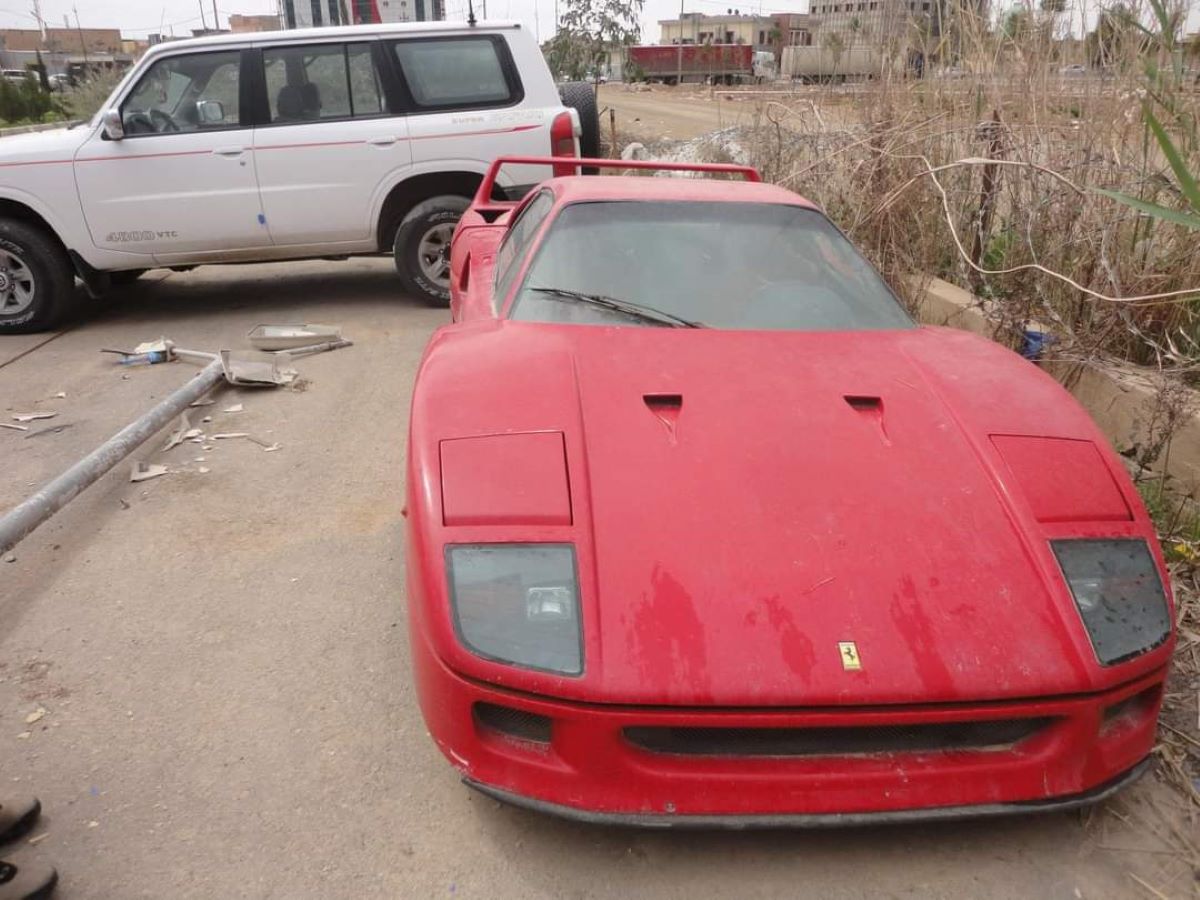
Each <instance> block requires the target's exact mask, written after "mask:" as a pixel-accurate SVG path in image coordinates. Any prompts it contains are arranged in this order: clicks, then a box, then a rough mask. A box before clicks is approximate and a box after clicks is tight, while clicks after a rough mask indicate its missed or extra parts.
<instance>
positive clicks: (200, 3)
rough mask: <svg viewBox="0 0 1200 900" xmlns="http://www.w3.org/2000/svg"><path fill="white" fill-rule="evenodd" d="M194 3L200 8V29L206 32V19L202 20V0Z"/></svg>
mask: <svg viewBox="0 0 1200 900" xmlns="http://www.w3.org/2000/svg"><path fill="white" fill-rule="evenodd" d="M196 3H197V5H198V6H199V7H200V27H201V28H203V29H204V30H205V31H208V19H206V18H204V0H196Z"/></svg>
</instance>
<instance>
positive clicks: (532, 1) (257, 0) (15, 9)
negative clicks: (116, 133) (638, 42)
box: [0, 0, 1200, 43]
mask: <svg viewBox="0 0 1200 900" xmlns="http://www.w3.org/2000/svg"><path fill="white" fill-rule="evenodd" d="M201 2H202V3H203V4H204V17H205V21H206V23H207V24H208V25H209V26H210V27H211V25H212V14H213V0H121V3H120V4H119V6H118V4H116V3H113V2H112V0H74V2H72V0H41V3H42V16H43V17H44V18H45V20H46V23H47V24H48V25H62V24H63V16H64V15H70V16H71V21H72V23H74V12H73V11H72V10H73V7H76V6H77V7H78V10H79V23H80V24H81V25H82V26H83V27H85V28H113V27H116V28H120V29H121V31H122V32H123V33H124V34H126V35H127V36H129V37H144V36H145V35H146V34H148V33H149V32H152V31H158V30H159V26H160V23H161V26H162V30H163V31H164V32H168V33H169V32H170V31H171V29H172V27H173V28H174V30H175V33H176V34H188V32H189V29H192V28H199V27H200V5H199V4H200V3H201ZM444 2H445V3H446V13H447V18H450V19H461V18H465V17H466V9H467V0H444ZM475 2H476V3H477V6H476V10H475V11H476V14H477V15H479V16H480V17H482V14H483V10H484V2H485V0H475ZM560 2H563V0H560ZM1082 2H1085V3H1086V4H1087V8H1089V9H1091V10H1093V13H1092V15H1090V16H1089V20H1094V15H1095V13H1094V10H1095V9H1097V8H1098V3H1097V0H1082ZM486 3H487V14H488V16H489V17H490V18H494V19H495V18H507V19H519V20H520V21H522V22H524V23H525V24H526V25H527V26H528V27H530V28H535V25H536V29H535V30H536V31H537V33H538V36H539V37H541V38H543V39H545V38H547V37H549V36H550V35H551V34H552V33H553V30H554V0H486ZM685 3H686V8H687V10H688V11H689V12H705V13H710V14H715V13H722V12H724V11H725V10H726V9H730V8H736V9H739V10H740V11H741V12H755V13H757V12H760V11H762V12H806V11H807V10H808V0H779V2H771V3H766V4H765V5H764V4H763V3H762V2H761V0H756V3H755V4H752V5H749V6H736V5H735V4H734V3H731V2H728V0H685ZM993 4H994V5H998V6H1007V5H1009V4H1008V3H1006V2H1005V0H993ZM1072 5H1074V4H1072ZM1191 5H1192V7H1193V10H1192V14H1191V17H1190V19H1189V30H1195V29H1197V28H1200V0H1192V3H1191ZM1074 8H1075V9H1076V10H1078V9H1079V7H1078V6H1075V7H1074ZM276 11H277V9H276V0H217V12H218V14H219V16H220V20H221V25H222V26H224V24H225V21H226V17H227V16H228V15H229V14H230V13H244V14H252V13H273V12H276ZM678 14H679V6H678V4H677V2H676V0H646V6H645V13H644V15H643V33H644V35H645V39H646V40H647V41H648V42H651V43H653V42H654V41H657V40H658V26H657V24H656V23H657V21H658V20H659V19H668V18H674V17H675V16H677V15H678ZM1072 19H1073V20H1074V21H1076V22H1077V21H1079V13H1078V11H1076V12H1075V13H1074V14H1073V16H1072ZM33 26H34V16H33V9H32V0H0V27H5V28H32V27H33Z"/></svg>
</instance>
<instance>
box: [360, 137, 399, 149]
mask: <svg viewBox="0 0 1200 900" xmlns="http://www.w3.org/2000/svg"><path fill="white" fill-rule="evenodd" d="M398 140H400V139H399V138H398V137H396V136H395V135H394V134H385V135H381V136H380V137H373V138H367V143H368V144H370V145H371V146H372V147H390V146H391V145H392V144H394V143H396V141H398Z"/></svg>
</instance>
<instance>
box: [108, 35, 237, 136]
mask: <svg viewBox="0 0 1200 900" xmlns="http://www.w3.org/2000/svg"><path fill="white" fill-rule="evenodd" d="M241 61H242V53H241V51H240V50H226V51H222V52H217V53H189V54H183V55H180V56H168V57H167V58H166V59H160V60H159V61H158V62H156V63H154V64H153V65H151V66H150V68H149V69H147V70H146V74H145V75H143V76H142V77H141V80H140V81H138V83H137V86H136V87H134V89H133V90H132V91H130V92H129V94H128V96H126V98H125V101H124V102H123V103H122V104H121V121H122V122H123V123H124V125H125V133H126V134H127V135H146V134H173V133H175V132H194V131H215V130H220V129H227V128H237V127H239V126H240V125H241V121H240V117H239V110H238V91H239V87H240V82H241Z"/></svg>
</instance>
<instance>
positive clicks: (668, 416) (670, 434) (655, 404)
mask: <svg viewBox="0 0 1200 900" xmlns="http://www.w3.org/2000/svg"><path fill="white" fill-rule="evenodd" d="M642 402H644V403H645V404H646V408H647V409H648V410H650V412H652V413H654V415H655V416H657V417H658V420H659V421H660V422H662V423H663V425H665V426H666V429H667V438H668V440H670V442H671V443H672V444H674V443H675V442H676V429H677V427H678V425H679V414H680V412H681V411H682V410H683V394H642Z"/></svg>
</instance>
